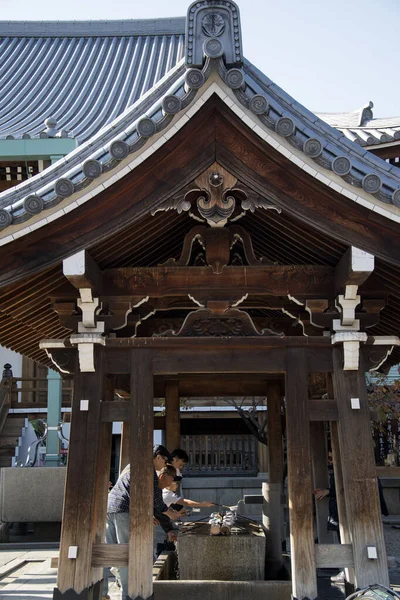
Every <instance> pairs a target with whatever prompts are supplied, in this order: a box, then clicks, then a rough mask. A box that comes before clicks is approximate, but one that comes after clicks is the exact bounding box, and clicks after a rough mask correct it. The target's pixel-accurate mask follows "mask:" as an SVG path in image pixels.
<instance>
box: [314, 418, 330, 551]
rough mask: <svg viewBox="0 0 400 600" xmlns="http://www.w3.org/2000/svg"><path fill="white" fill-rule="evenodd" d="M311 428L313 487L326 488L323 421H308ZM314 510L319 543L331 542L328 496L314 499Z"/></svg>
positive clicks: (327, 481) (327, 483)
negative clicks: (328, 523)
mask: <svg viewBox="0 0 400 600" xmlns="http://www.w3.org/2000/svg"><path fill="white" fill-rule="evenodd" d="M310 430H311V457H312V473H313V488H314V489H315V488H321V489H324V490H325V489H328V488H329V477H328V467H327V464H328V457H327V452H326V438H325V427H324V423H323V421H314V422H311V423H310ZM315 512H316V522H317V534H318V543H319V544H332V543H333V536H332V532H331V531H327V529H326V525H327V520H328V514H329V498H323V499H322V500H315Z"/></svg>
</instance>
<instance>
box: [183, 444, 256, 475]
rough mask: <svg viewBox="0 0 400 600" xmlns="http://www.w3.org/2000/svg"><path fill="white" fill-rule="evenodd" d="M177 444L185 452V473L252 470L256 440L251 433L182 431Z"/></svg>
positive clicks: (244, 471) (243, 472)
mask: <svg viewBox="0 0 400 600" xmlns="http://www.w3.org/2000/svg"><path fill="white" fill-rule="evenodd" d="M181 447H182V448H183V450H185V451H186V452H187V454H188V456H189V462H188V463H187V465H185V473H186V474H188V475H196V474H197V475H201V474H202V473H208V474H210V473H215V474H216V475H217V474H224V473H225V474H246V475H250V474H256V473H257V471H258V461H257V440H256V438H255V437H254V436H253V435H183V436H181Z"/></svg>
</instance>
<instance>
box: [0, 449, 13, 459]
mask: <svg viewBox="0 0 400 600" xmlns="http://www.w3.org/2000/svg"><path fill="white" fill-rule="evenodd" d="M14 454H15V446H7V447H6V448H1V447H0V457H4V456H14Z"/></svg>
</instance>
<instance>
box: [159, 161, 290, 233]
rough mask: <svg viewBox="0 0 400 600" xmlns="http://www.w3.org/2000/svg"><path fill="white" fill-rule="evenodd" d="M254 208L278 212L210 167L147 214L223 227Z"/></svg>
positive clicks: (222, 171) (218, 168)
mask: <svg viewBox="0 0 400 600" xmlns="http://www.w3.org/2000/svg"><path fill="white" fill-rule="evenodd" d="M257 208H263V209H264V210H276V211H277V212H279V213H280V212H281V209H280V208H278V207H276V206H274V205H273V204H271V203H270V202H269V201H268V200H267V199H266V198H263V197H261V196H260V195H259V194H257V193H256V192H254V191H253V190H250V189H249V188H248V187H247V186H246V185H243V184H241V183H239V182H238V180H237V179H236V177H235V176H234V175H232V174H231V173H229V172H228V171H227V170H226V169H224V168H223V167H222V166H221V165H219V164H218V163H214V164H213V165H212V166H211V167H210V168H209V169H207V170H206V171H205V172H204V173H202V174H201V175H200V176H199V177H197V178H196V179H195V181H194V182H193V184H191V185H188V186H186V187H185V188H183V189H182V190H181V191H180V192H179V193H178V194H175V196H173V197H172V198H169V199H168V200H166V201H165V202H163V203H162V204H161V205H160V206H158V207H157V208H156V209H154V210H153V211H152V213H151V214H152V215H155V214H156V213H157V212H159V211H167V210H176V211H177V212H178V213H181V212H183V211H185V212H189V215H190V216H191V217H192V218H193V219H195V220H196V221H200V222H202V223H207V224H208V225H210V226H211V227H224V226H225V225H226V224H227V223H228V222H229V221H237V220H238V219H240V218H241V217H242V216H244V215H245V214H246V211H248V210H249V211H250V212H254V211H255V210H256V209H257Z"/></svg>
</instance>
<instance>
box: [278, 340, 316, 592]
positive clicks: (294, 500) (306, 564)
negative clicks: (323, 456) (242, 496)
mask: <svg viewBox="0 0 400 600" xmlns="http://www.w3.org/2000/svg"><path fill="white" fill-rule="evenodd" d="M286 360H287V366H286V437H287V461H288V484H289V515H290V544H291V562H292V581H293V588H292V589H293V598H296V599H297V600H303V598H309V599H310V600H313V599H314V598H316V597H317V574H316V566H315V551H314V526H313V505H312V486H311V456H310V424H309V414H308V364H307V354H306V350H305V349H302V348H288V350H287V356H286Z"/></svg>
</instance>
